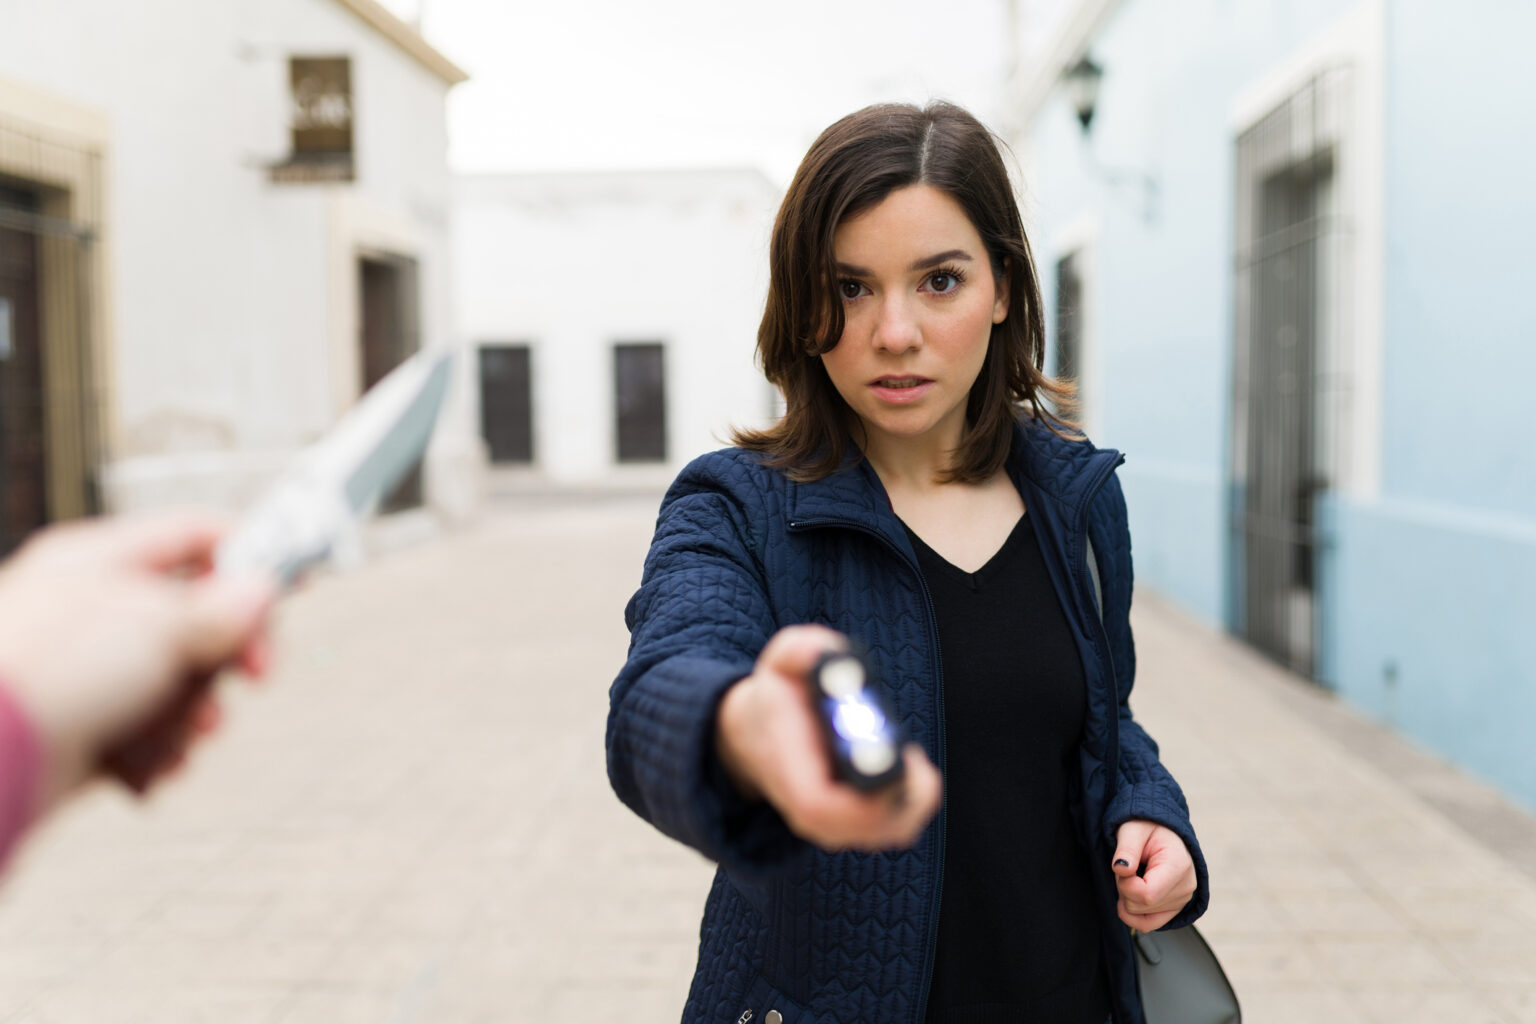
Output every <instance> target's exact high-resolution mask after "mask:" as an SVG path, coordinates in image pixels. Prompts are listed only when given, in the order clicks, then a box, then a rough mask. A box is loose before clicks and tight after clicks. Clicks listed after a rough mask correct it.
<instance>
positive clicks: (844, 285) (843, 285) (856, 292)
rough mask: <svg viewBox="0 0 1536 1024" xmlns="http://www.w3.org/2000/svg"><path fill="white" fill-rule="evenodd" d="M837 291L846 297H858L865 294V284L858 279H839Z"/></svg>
mask: <svg viewBox="0 0 1536 1024" xmlns="http://www.w3.org/2000/svg"><path fill="white" fill-rule="evenodd" d="M837 293H838V294H839V295H841V296H842V297H843V298H845V299H856V298H858V297H859V296H860V295H862V294H864V286H863V285H862V284H860V283H859V282H857V281H839V282H838V283H837Z"/></svg>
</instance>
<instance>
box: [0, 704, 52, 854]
mask: <svg viewBox="0 0 1536 1024" xmlns="http://www.w3.org/2000/svg"><path fill="white" fill-rule="evenodd" d="M41 769H42V751H41V750H39V749H38V745H37V735H36V734H35V733H34V732H33V731H32V723H31V722H29V721H28V720H27V716H26V714H25V713H24V712H23V711H22V709H21V707H20V706H19V705H18V704H17V703H16V699H15V698H14V697H12V696H11V695H10V693H9V692H8V691H7V690H6V689H5V687H4V686H0V867H3V866H4V865H5V862H6V860H7V859H8V857H9V856H10V852H11V849H12V848H13V847H14V846H15V845H16V841H17V840H18V839H20V838H21V833H22V832H23V831H25V830H26V827H27V825H28V823H30V822H31V820H32V812H33V810H34V808H33V803H34V801H35V800H36V797H37V788H38V781H39V780H38V774H39V773H40V771H41Z"/></svg>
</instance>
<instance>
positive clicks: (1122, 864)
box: [1115, 857, 1131, 868]
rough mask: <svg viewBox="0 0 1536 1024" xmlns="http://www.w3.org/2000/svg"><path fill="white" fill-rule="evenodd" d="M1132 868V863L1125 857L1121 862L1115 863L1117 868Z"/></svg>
mask: <svg viewBox="0 0 1536 1024" xmlns="http://www.w3.org/2000/svg"><path fill="white" fill-rule="evenodd" d="M1130 866H1131V862H1130V861H1128V860H1126V859H1125V858H1124V857H1121V858H1120V859H1119V860H1117V861H1115V867H1117V868H1128V867H1130Z"/></svg>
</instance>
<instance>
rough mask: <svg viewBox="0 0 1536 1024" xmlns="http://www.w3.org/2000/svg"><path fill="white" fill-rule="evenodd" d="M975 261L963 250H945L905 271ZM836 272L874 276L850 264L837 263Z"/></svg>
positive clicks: (917, 261) (867, 270) (863, 268)
mask: <svg viewBox="0 0 1536 1024" xmlns="http://www.w3.org/2000/svg"><path fill="white" fill-rule="evenodd" d="M975 259H976V257H974V256H972V255H971V254H970V253H968V252H966V251H965V250H964V249H946V250H944V251H943V252H936V253H934V254H933V255H932V256H924V257H923V258H922V259H919V260H915V261H914V262H913V263H912V265H911V266H910V267H908V268H907V270H908V271H909V272H911V273H916V272H917V271H919V270H928V269H930V268H932V267H937V266H939V265H941V264H944V263H950V262H953V261H955V260H965V261H966V262H968V263H970V262H975ZM837 272H838V273H839V274H846V275H847V276H849V277H872V276H874V271H872V270H870V269H869V268H868V267H856V266H854V265H853V264H852V263H839V264H838V265H837Z"/></svg>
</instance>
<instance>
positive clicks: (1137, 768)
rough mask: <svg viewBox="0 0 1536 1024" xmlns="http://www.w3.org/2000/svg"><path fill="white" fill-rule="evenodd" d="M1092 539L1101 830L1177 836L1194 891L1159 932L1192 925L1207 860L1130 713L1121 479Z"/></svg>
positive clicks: (1102, 507)
mask: <svg viewBox="0 0 1536 1024" xmlns="http://www.w3.org/2000/svg"><path fill="white" fill-rule="evenodd" d="M1090 536H1091V537H1092V538H1093V544H1094V549H1095V552H1096V554H1097V555H1098V560H1099V569H1100V579H1101V580H1102V590H1103V616H1104V629H1105V632H1106V634H1107V635H1108V637H1109V648H1110V656H1111V659H1112V661H1113V664H1114V670H1115V683H1116V687H1117V689H1118V694H1117V696H1118V698H1119V722H1120V729H1119V734H1120V758H1119V778H1118V785H1117V787H1116V791H1115V795H1114V797H1113V799H1111V800H1110V802H1109V805H1108V807H1106V808H1105V812H1104V819H1103V828H1104V834H1105V836H1106V837H1107V839H1108V841H1109V844H1110V846H1111V848H1113V846H1114V844H1115V831H1116V830H1117V829H1118V828H1119V827H1120V826H1121V825H1123V824H1124V823H1125V822H1127V821H1131V820H1133V819H1139V820H1143V821H1154V822H1156V823H1157V824H1159V825H1163V826H1166V827H1167V828H1169V829H1171V830H1172V831H1173V832H1175V833H1176V834H1177V835H1178V836H1179V838H1180V839H1182V840H1184V845H1185V846H1186V847H1188V848H1189V853H1190V857H1191V858H1192V859H1193V860H1194V862H1195V875H1196V882H1197V887H1196V889H1195V894H1194V895H1193V896H1191V897H1190V900H1189V903H1187V904H1186V905H1185V907H1184V909H1183V910H1181V911H1180V912H1179V914H1178V916H1177V917H1175V918H1174V919H1173V920H1172V921H1169V922H1168V924H1166V925H1164V927H1165V928H1182V927H1183V926H1185V925H1187V924H1193V923H1194V922H1195V921H1196V920H1197V919H1198V918H1199V917H1200V915H1201V914H1203V913H1205V908H1206V906H1207V904H1208V903H1209V902H1210V878H1209V875H1208V873H1207V871H1206V865H1205V856H1204V854H1203V853H1202V852H1201V850H1200V842H1199V840H1198V839H1197V838H1196V837H1195V829H1194V826H1193V825H1192V824H1191V823H1190V818H1189V806H1188V804H1187V803H1186V802H1185V800H1184V792H1183V790H1181V789H1180V788H1179V784H1178V783H1177V782H1176V781H1174V778H1173V776H1172V775H1171V774H1169V772H1168V769H1167V768H1165V767H1163V763H1162V761H1161V760H1159V759H1158V750H1157V743H1156V741H1154V740H1153V739H1152V737H1151V736H1149V735H1147V732H1146V730H1145V729H1143V728H1142V727H1141V725H1140V723H1138V722H1137V721H1136V719H1135V718H1134V717H1132V715H1131V704H1130V696H1131V687H1132V685H1133V683H1134V681H1135V677H1136V647H1135V643H1134V641H1133V639H1132V637H1131V621H1130V612H1131V590H1132V568H1131V535H1130V528H1129V525H1128V521H1127V515H1126V508H1125V495H1124V493H1123V492H1122V491H1121V489H1120V482H1119V481H1118V480H1117V479H1115V478H1114V477H1111V478H1110V480H1109V482H1108V483H1107V484H1105V486H1104V489H1103V490H1102V491H1100V493H1099V496H1098V498H1097V499H1096V507H1095V509H1094V514H1093V515H1092V516H1091V517H1090Z"/></svg>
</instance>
